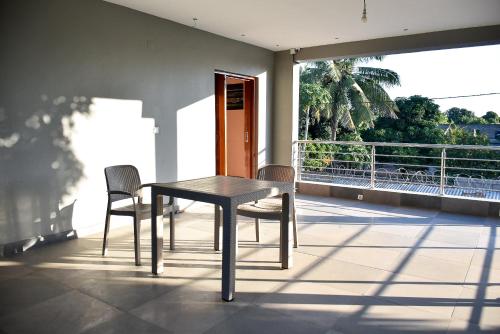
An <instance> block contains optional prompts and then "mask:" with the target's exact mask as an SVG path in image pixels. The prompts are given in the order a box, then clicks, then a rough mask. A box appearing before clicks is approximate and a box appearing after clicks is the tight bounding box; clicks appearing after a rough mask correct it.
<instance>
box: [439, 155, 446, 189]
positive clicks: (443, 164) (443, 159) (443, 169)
mask: <svg viewBox="0 0 500 334" xmlns="http://www.w3.org/2000/svg"><path fill="white" fill-rule="evenodd" d="M440 173H441V174H440V176H441V177H440V179H439V195H441V196H443V195H444V186H445V182H446V177H445V173H446V149H445V148H443V149H442V150H441V171H440Z"/></svg>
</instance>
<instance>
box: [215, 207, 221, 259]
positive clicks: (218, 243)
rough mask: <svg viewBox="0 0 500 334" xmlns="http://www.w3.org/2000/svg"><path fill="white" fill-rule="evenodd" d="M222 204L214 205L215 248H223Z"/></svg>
mask: <svg viewBox="0 0 500 334" xmlns="http://www.w3.org/2000/svg"><path fill="white" fill-rule="evenodd" d="M220 209H221V208H220V205H214V210H215V211H214V217H215V218H214V250H216V251H219V250H221V237H220V235H221V230H222V229H221V223H220Z"/></svg>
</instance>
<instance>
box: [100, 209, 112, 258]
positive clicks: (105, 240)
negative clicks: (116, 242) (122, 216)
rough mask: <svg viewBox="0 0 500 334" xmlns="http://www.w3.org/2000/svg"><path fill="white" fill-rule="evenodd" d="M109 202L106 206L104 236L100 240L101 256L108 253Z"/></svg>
mask: <svg viewBox="0 0 500 334" xmlns="http://www.w3.org/2000/svg"><path fill="white" fill-rule="evenodd" d="M110 210H111V208H110V203H109V201H108V206H107V208H106V221H105V223H104V238H103V240H102V256H106V255H107V254H108V234H109V220H110V218H111V217H110V216H111V215H110Z"/></svg>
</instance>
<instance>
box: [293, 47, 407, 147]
mask: <svg viewBox="0 0 500 334" xmlns="http://www.w3.org/2000/svg"><path fill="white" fill-rule="evenodd" d="M374 59H375V60H382V57H367V58H349V59H341V60H334V61H321V62H316V63H313V64H312V66H308V67H306V68H305V70H304V71H303V75H301V84H302V83H304V84H305V83H309V84H310V83H311V82H314V83H316V84H319V85H321V86H322V87H323V88H325V89H327V90H328V92H329V95H330V98H329V100H330V101H329V102H330V103H329V108H322V109H320V108H318V109H317V110H318V112H322V113H324V115H325V116H326V117H328V118H329V119H330V128H331V139H332V140H336V139H337V129H338V126H339V124H340V125H341V126H343V127H345V128H347V129H349V130H355V129H356V128H357V127H360V126H367V127H373V121H374V120H375V118H376V117H377V116H384V117H396V113H397V111H398V108H397V106H396V104H395V103H394V101H392V100H391V98H390V97H389V95H388V94H387V92H386V91H385V88H387V87H392V86H395V85H399V84H400V81H399V75H398V74H397V73H396V72H394V71H392V70H389V69H383V68H375V67H366V66H359V65H360V64H363V63H366V62H368V61H370V60H374Z"/></svg>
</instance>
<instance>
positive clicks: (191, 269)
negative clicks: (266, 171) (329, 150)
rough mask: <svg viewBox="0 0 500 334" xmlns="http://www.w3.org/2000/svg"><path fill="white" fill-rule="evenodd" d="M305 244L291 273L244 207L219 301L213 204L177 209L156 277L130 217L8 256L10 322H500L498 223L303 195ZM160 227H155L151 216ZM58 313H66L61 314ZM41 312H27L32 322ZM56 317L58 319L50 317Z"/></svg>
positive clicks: (25, 325) (416, 328)
mask: <svg viewBox="0 0 500 334" xmlns="http://www.w3.org/2000/svg"><path fill="white" fill-rule="evenodd" d="M298 214H299V237H300V240H299V241H300V247H299V248H298V249H296V250H295V266H294V268H293V269H290V270H280V269H279V268H280V266H279V263H278V243H279V226H278V224H277V223H276V222H270V221H264V222H263V223H262V224H261V236H262V237H261V238H262V239H261V242H260V243H256V242H255V241H254V240H255V239H254V238H255V235H254V229H253V224H252V223H253V221H249V220H244V219H243V218H241V220H240V223H239V238H240V245H239V255H238V262H237V272H236V279H237V281H236V289H237V291H238V294H237V298H236V300H235V301H234V302H233V303H223V302H221V301H220V273H221V268H220V266H221V254H220V253H218V252H214V251H213V239H212V238H213V225H212V224H213V209H212V207H211V206H208V205H195V206H192V207H191V208H190V209H189V210H187V211H186V212H185V213H183V214H181V215H179V218H178V229H177V244H178V247H177V249H176V250H175V251H165V259H166V260H165V266H166V271H165V273H164V275H162V276H160V277H152V276H151V275H150V273H149V270H145V269H144V268H147V267H149V265H150V263H149V262H150V252H149V249H148V248H149V247H148V246H149V244H150V240H149V235H148V233H147V232H146V231H144V233H143V236H144V240H143V242H142V243H143V262H144V263H143V265H144V266H143V267H135V266H134V255H133V238H132V236H131V234H130V228H129V227H126V228H123V229H119V230H114V231H112V233H111V240H110V249H109V255H108V257H106V258H102V257H101V255H100V246H101V242H102V239H101V234H96V235H94V236H90V237H86V238H81V239H77V240H72V241H68V242H65V243H59V244H55V245H53V246H49V247H45V248H41V249H38V250H37V251H34V252H29V253H27V254H25V255H24V256H22V257H17V258H11V259H8V260H6V261H2V262H1V266H0V278H1V280H0V290H1V291H2V302H1V303H0V306H1V307H0V312H1V315H2V316H1V317H0V328H2V329H3V330H5V331H6V332H8V333H10V332H12V333H25V332H34V331H36V332H38V329H39V328H43V329H47V330H48V331H52V330H54V331H55V330H56V329H57V331H58V332H66V333H69V332H75V333H76V332H78V333H80V332H85V333H103V332H106V333H107V332H108V331H110V332H119V333H142V332H147V333H171V332H176V333H233V332H236V331H238V332H244V333H247V332H248V333H255V332H262V331H263V332H269V333H271V332H275V333H278V332H280V333H282V332H288V333H417V332H418V333H436V332H438V333H440V332H443V333H444V332H448V333H463V332H476V331H477V332H485V333H486V332H488V333H490V332H491V333H493V332H494V331H495V330H498V328H500V317H498V314H499V310H500V303H499V300H498V298H496V296H498V293H499V290H498V289H499V285H500V262H499V261H498V260H499V256H498V252H499V251H498V240H497V233H498V229H499V227H498V220H495V219H491V218H481V217H471V216H461V215H454V214H448V213H441V212H437V211H432V210H421V209H411V208H396V207H393V206H387V205H374V204H370V203H366V202H357V201H348V200H343V199H333V198H323V197H314V196H306V195H299V197H298ZM148 225H149V224H145V227H146V226H148ZM55 314H57V317H54V315H55ZM23 319H30V321H23ZM47 319H52V320H51V321H50V322H49V323H47V321H46V320H47Z"/></svg>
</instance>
